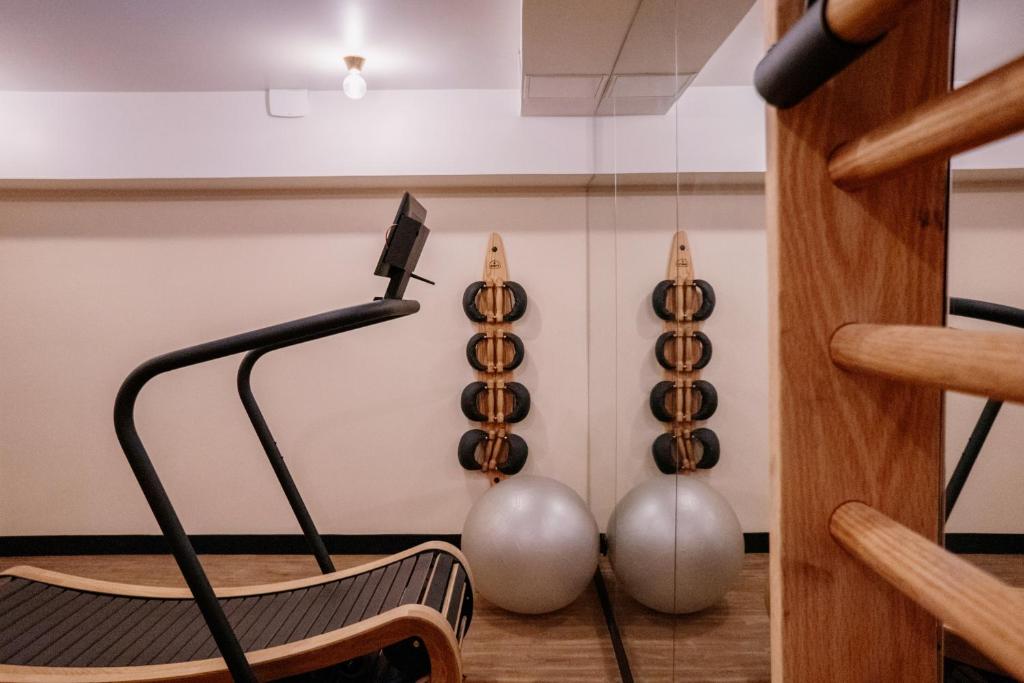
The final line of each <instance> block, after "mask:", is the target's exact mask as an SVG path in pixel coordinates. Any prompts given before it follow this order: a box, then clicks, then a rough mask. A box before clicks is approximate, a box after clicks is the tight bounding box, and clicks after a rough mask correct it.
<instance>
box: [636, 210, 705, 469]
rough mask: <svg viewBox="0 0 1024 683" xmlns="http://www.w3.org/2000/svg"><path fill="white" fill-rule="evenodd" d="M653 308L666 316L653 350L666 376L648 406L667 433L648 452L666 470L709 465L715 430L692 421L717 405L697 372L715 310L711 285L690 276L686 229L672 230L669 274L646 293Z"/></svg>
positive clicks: (690, 256)
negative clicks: (705, 324)
mask: <svg viewBox="0 0 1024 683" xmlns="http://www.w3.org/2000/svg"><path fill="white" fill-rule="evenodd" d="M651 304H652V306H653V307H654V312H655V313H656V314H657V316H658V317H659V318H661V319H662V320H664V321H665V331H664V332H663V333H662V334H661V335H660V336H659V337H658V340H657V341H656V342H655V347H654V355H655V358H657V360H658V364H659V365H661V367H662V368H664V369H665V379H664V380H663V381H661V382H658V383H657V384H655V385H654V388H653V389H651V395H650V407H651V412H652V413H653V414H654V416H655V417H656V418H657V419H658V420H660V421H661V422H663V423H665V428H666V432H665V433H664V434H662V435H660V436H659V437H658V438H657V439H655V440H654V445H653V447H652V454H653V456H654V462H655V464H657V466H658V469H659V470H661V471H662V472H664V473H665V474H675V473H677V472H687V471H693V470H695V469H709V468H711V467H714V466H715V464H716V463H717V462H718V457H719V450H720V448H719V443H718V435H717V434H715V432H714V431H712V430H711V429H708V428H707V427H695V425H694V423H695V422H699V421H703V420H707V419H708V418H710V417H711V416H712V415H713V414H714V413H715V410H716V409H717V408H718V392H717V391H716V390H715V387H714V385H713V384H711V382H708V381H707V380H703V379H700V371H701V369H703V368H704V367H705V366H707V364H708V363H709V362H710V361H711V354H712V344H711V340H710V339H709V338H708V336H707V335H706V334H704V333H703V332H702V331H701V330H700V325H701V323H702V322H703V321H704V320H706V319H707V318H708V317H709V316H710V315H711V313H712V312H713V311H714V310H715V290H714V289H713V288H712V287H711V285H710V284H709V283H708V282H706V281H704V280H697V279H695V278H694V277H693V258H692V254H691V252H690V244H689V240H688V238H687V236H686V232H685V231H682V230H680V231H678V232H676V234H675V236H674V237H673V239H672V248H671V253H670V256H669V263H668V278H667V279H665V280H662V281H661V282H659V283H658V284H657V286H655V288H654V292H653V293H652V295H651Z"/></svg>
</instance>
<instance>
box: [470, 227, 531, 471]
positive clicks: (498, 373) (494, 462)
mask: <svg viewBox="0 0 1024 683" xmlns="http://www.w3.org/2000/svg"><path fill="white" fill-rule="evenodd" d="M462 309H463V310H464V311H465V313H466V317H468V318H469V319H470V320H471V321H472V322H474V323H476V328H477V331H476V334H474V335H473V336H472V337H470V339H469V343H468V344H467V345H466V360H467V361H469V364H470V366H472V367H473V369H474V370H476V371H477V381H476V382H472V383H470V384H469V385H467V386H466V388H465V389H463V390H462V412H463V414H464V415H465V416H466V417H467V418H469V419H470V420H473V421H474V422H479V423H480V427H481V428H480V429H471V430H469V431H468V432H466V433H465V434H463V435H462V438H461V439H460V440H459V450H458V452H459V464H461V465H462V466H463V467H464V468H466V469H467V470H479V471H481V472H483V473H484V474H485V475H487V477H488V478H489V479H490V481H491V483H492V484H497V483H498V482H500V481H501V480H502V479H503V478H504V477H505V476H506V475H512V474H516V473H517V472H519V471H520V470H521V469H522V468H523V465H525V464H526V456H527V453H528V449H527V446H526V441H525V440H523V437H521V436H519V435H518V434H513V433H512V425H513V424H514V423H516V422H519V421H520V420H522V419H523V418H525V417H526V415H527V413H529V412H530V393H529V392H528V391H527V390H526V387H524V386H523V385H522V384H520V383H519V382H514V381H512V377H513V374H512V373H513V371H514V370H515V369H516V368H518V367H519V366H520V365H521V364H522V362H523V359H524V358H525V357H526V349H525V348H524V346H523V342H522V340H521V339H520V338H519V337H518V336H516V335H515V334H514V333H513V332H512V323H513V322H515V321H516V320H519V319H520V318H521V317H522V316H523V314H524V313H525V312H526V291H525V290H524V289H523V288H522V286H521V285H519V284H518V283H516V282H513V281H511V280H509V278H508V261H507V259H506V258H505V247H504V245H503V244H502V241H501V236H500V235H498V233H491V236H490V239H489V240H488V242H487V252H486V255H485V257H484V271H483V279H482V280H478V281H476V282H474V283H472V284H470V285H469V287H467V288H466V292H465V294H464V295H463V297H462Z"/></svg>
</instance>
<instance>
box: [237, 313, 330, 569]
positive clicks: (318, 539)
mask: <svg viewBox="0 0 1024 683" xmlns="http://www.w3.org/2000/svg"><path fill="white" fill-rule="evenodd" d="M329 334H330V333H329V332H328V333H321V334H317V335H314V336H312V337H304V338H302V339H295V340H291V341H287V342H282V343H280V344H274V345H273V346H264V347H261V348H258V349H254V350H252V351H250V352H249V353H247V354H245V356H243V357H242V362H241V363H239V365H238V375H237V378H236V382H237V385H238V397H239V398H240V399H241V401H242V406H243V407H244V408H245V412H246V414H247V415H248V416H249V422H251V423H252V427H253V430H255V432H256V437H257V438H258V439H259V440H260V445H261V446H263V452H264V453H266V455H267V460H268V461H270V466H271V468H273V470H274V474H275V475H276V476H277V481H278V483H279V484H281V489H282V490H283V491H284V495H285V497H286V498H287V499H288V504H289V505H290V506H291V508H292V512H293V513H294V514H295V519H296V520H298V522H299V527H300V528H301V529H302V534H303V536H305V537H306V543H307V544H308V545H309V550H310V552H312V553H313V557H314V558H316V563H317V566H318V567H319V568H320V572H321V573H323V574H330V573H331V572H334V571H335V567H334V562H333V561H332V560H331V556H330V553H328V552H327V546H326V545H325V544H324V540H323V537H322V536H321V535H320V532H319V531H317V528H316V524H315V523H314V522H313V518H312V516H310V514H309V509H308V508H307V507H306V503H305V501H303V500H302V494H300V493H299V489H298V487H297V486H296V484H295V480H294V479H293V478H292V474H291V472H290V471H289V470H288V465H287V464H285V461H284V457H283V456H282V455H281V449H280V448H278V445H277V440H276V439H274V435H273V434H272V433H271V431H270V426H269V425H268V424H267V420H266V418H265V417H263V411H262V410H260V405H259V403H258V402H257V401H256V396H255V395H253V392H252V370H253V367H254V366H255V365H256V361H258V360H259V359H260V358H262V357H263V356H264V355H266V354H267V353H270V352H271V351H276V350H278V349H284V348H288V347H290V346H295V345H296V344H303V343H305V342H310V341H315V340H317V339H322V338H324V337H326V336H328V335H329Z"/></svg>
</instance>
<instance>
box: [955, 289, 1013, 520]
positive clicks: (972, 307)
mask: <svg viewBox="0 0 1024 683" xmlns="http://www.w3.org/2000/svg"><path fill="white" fill-rule="evenodd" d="M949 312H950V314H951V315H959V316H963V317H966V318H975V319H977V320H987V321H989V322H994V323H1000V324H1003V325H1012V326H1014V327H1021V328H1024V309H1020V308H1013V307H1012V306H1003V305H1002V304H992V303H988V302H987V301H976V300H974V299H961V298H957V297H953V298H951V299H950V300H949ZM1002 407H1003V402H1002V401H996V400H994V399H989V400H988V402H987V403H985V407H984V408H983V409H982V411H981V415H980V416H979V417H978V422H977V423H976V424H975V425H974V429H973V430H972V431H971V436H970V438H969V439H968V440H967V445H966V446H965V447H964V450H963V453H961V454H960V460H959V461H958V462H957V464H956V468H955V469H954V470H953V474H952V476H950V478H949V483H948V484H946V519H949V515H950V513H952V512H953V507H954V506H955V505H956V501H957V499H958V498H960V492H961V491H963V488H964V484H966V483H967V478H968V477H969V476H971V470H972V469H973V468H974V463H975V462H976V461H977V460H978V454H979V453H981V448H982V446H984V445H985V439H986V438H988V433H989V431H990V430H991V429H992V424H993V423H994V422H995V421H996V417H997V416H998V415H999V409H1000V408H1002Z"/></svg>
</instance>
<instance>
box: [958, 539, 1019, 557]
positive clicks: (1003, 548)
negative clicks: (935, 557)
mask: <svg viewBox="0 0 1024 683" xmlns="http://www.w3.org/2000/svg"><path fill="white" fill-rule="evenodd" d="M946 548H948V549H949V550H951V551H952V552H954V553H960V554H961V555H1024V534H946Z"/></svg>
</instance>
